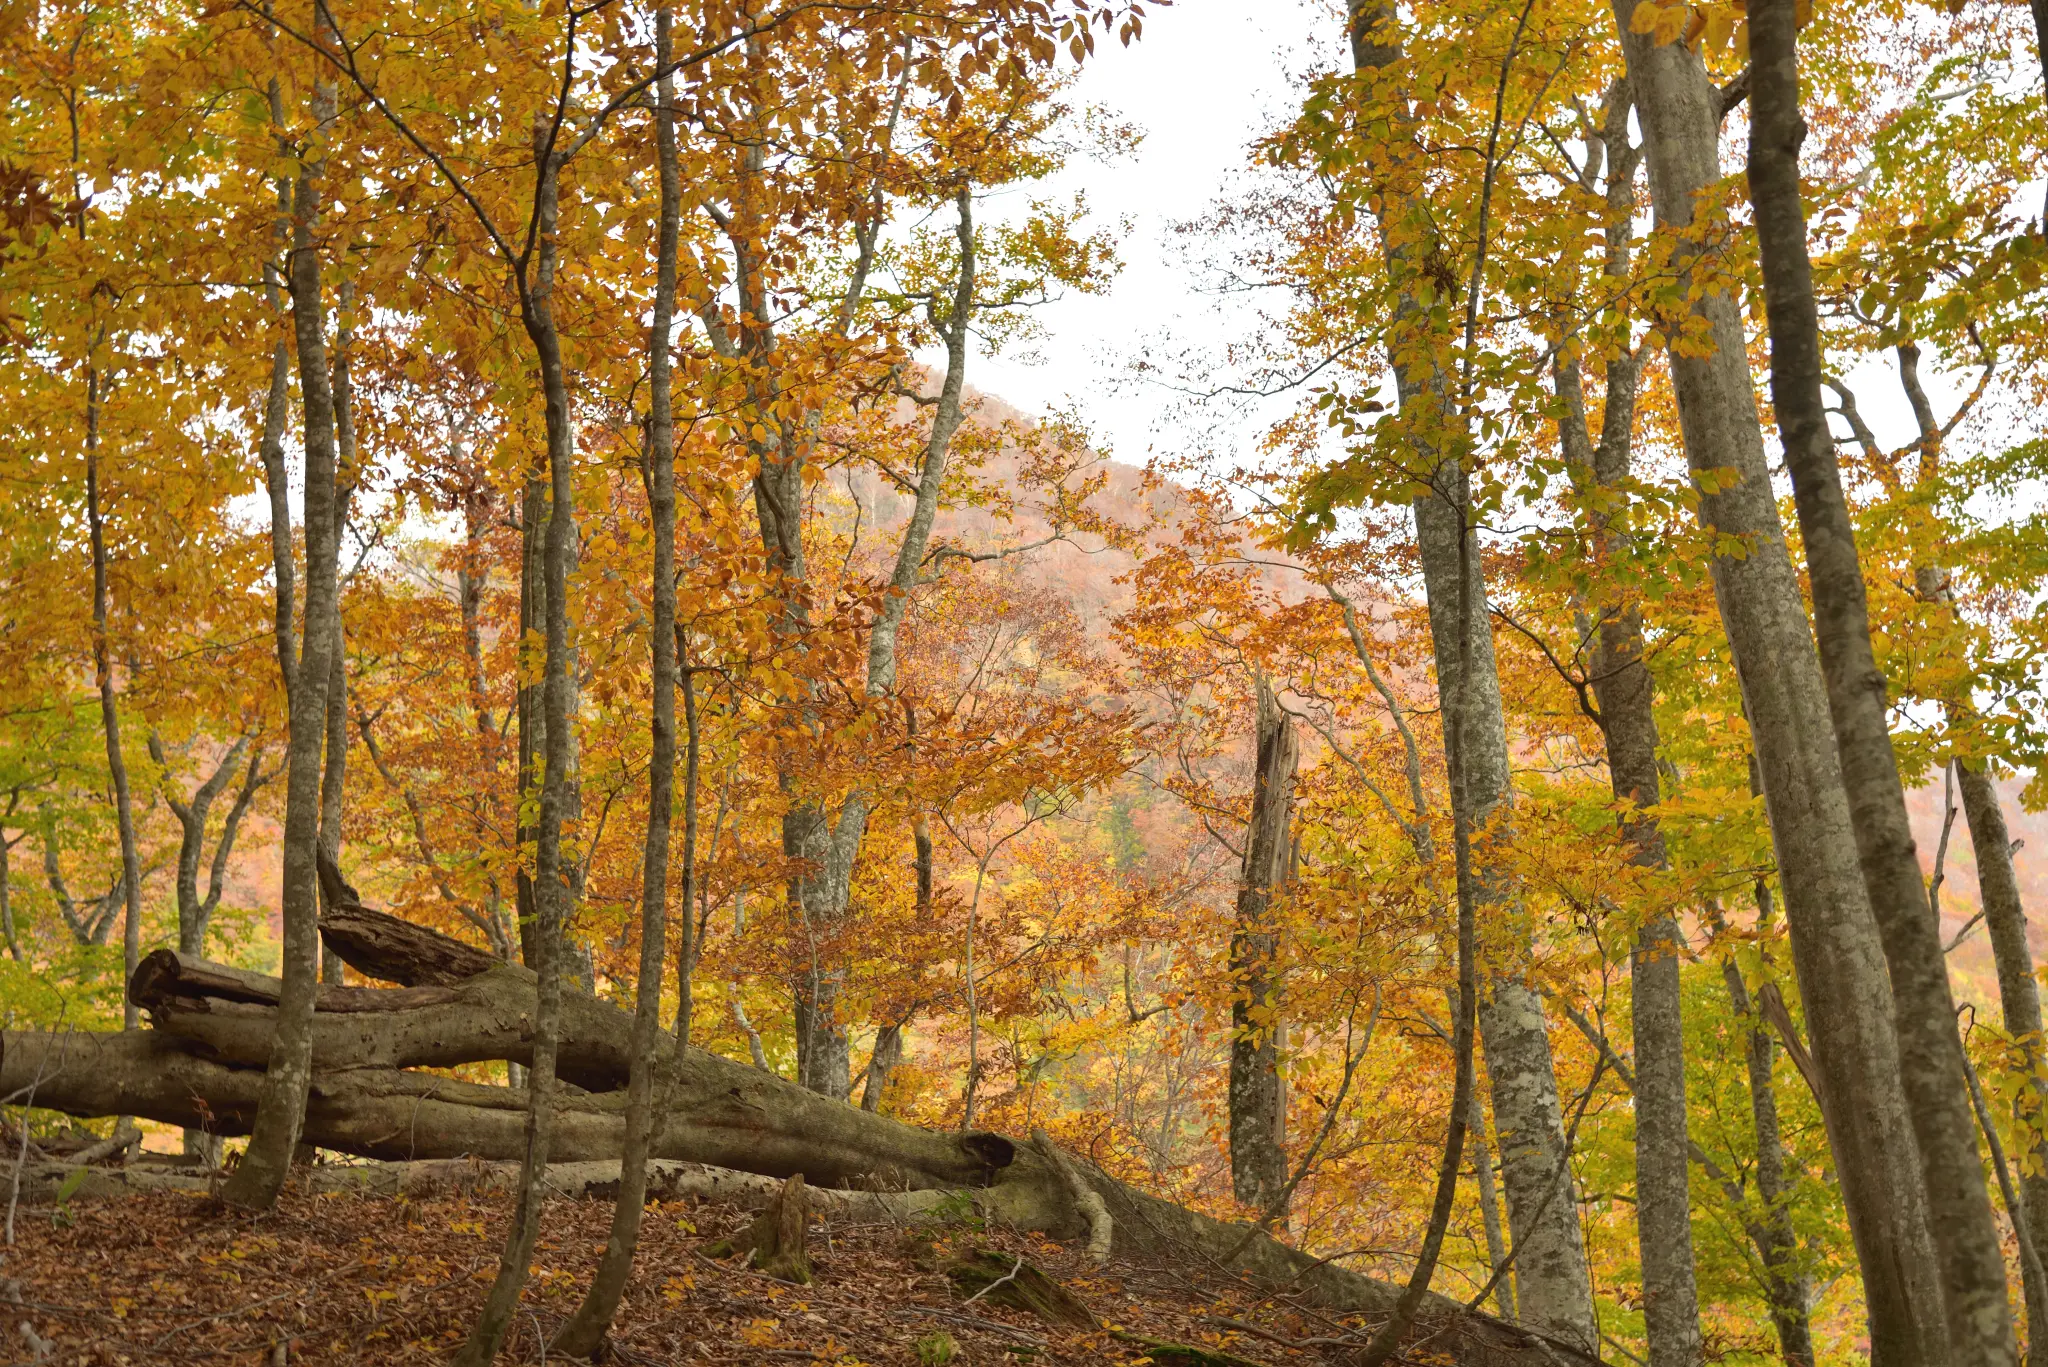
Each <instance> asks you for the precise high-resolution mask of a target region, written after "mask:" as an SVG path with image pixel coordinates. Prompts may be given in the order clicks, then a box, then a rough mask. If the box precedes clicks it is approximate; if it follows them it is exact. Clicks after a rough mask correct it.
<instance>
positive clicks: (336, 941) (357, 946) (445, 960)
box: [320, 899, 503, 987]
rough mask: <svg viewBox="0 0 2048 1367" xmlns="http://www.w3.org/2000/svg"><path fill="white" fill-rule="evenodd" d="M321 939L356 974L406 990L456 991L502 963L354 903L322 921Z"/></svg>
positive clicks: (425, 930)
mask: <svg viewBox="0 0 2048 1367" xmlns="http://www.w3.org/2000/svg"><path fill="white" fill-rule="evenodd" d="M320 938H321V939H323V940H325V941H326V942H327V947H328V948H329V949H332V950H333V951H334V952H335V953H336V954H339V955H340V956H341V960H342V962H343V963H345V964H347V965H348V966H349V967H350V968H353V969H355V970H356V971H357V972H358V973H361V974H364V975H365V976H367V977H371V978H375V979H377V980H378V981H379V982H387V983H400V984H403V985H404V986H406V987H430V986H443V987H448V986H453V985H454V984H456V983H459V982H461V981H463V980H464V979H466V978H474V977H475V976H476V975H477V974H479V973H482V972H484V971H486V970H487V969H490V968H492V967H493V966H495V965H497V964H499V963H501V962H503V961H502V960H500V959H496V958H493V957H492V956H491V955H489V954H487V953H485V952H484V951H483V950H481V949H476V948H473V947H472V946H469V945H466V944H463V943H462V942H461V941H460V940H454V939H450V938H449V937H448V936H446V935H443V934H441V933H439V932H438V931H433V930H429V929H427V928H426V927H425V926H416V925H414V924H413V923H412V922H410V921H401V920H400V919H398V918H397V917H396V916H390V915H386V914H385V913H384V912H381V911H372V910H371V909H370V908H368V907H366V906H362V905H360V904H359V903H356V902H354V901H353V900H352V899H350V900H346V901H343V902H341V903H340V904H339V905H337V906H335V907H334V909H333V910H331V911H329V912H328V913H327V915H326V916H324V917H322V918H321V920H320Z"/></svg>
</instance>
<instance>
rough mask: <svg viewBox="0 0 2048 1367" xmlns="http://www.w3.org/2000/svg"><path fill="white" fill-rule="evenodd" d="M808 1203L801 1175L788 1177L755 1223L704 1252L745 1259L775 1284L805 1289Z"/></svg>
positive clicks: (808, 1278) (807, 1280) (808, 1259)
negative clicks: (780, 1282) (789, 1284)
mask: <svg viewBox="0 0 2048 1367" xmlns="http://www.w3.org/2000/svg"><path fill="white" fill-rule="evenodd" d="M809 1232H810V1202H809V1201H808V1200H807V1199H806V1197H805V1195H804V1175H803V1174H802V1173H800V1172H798V1173H791V1174H790V1177H789V1180H788V1181H787V1182H784V1183H783V1184H782V1190H781V1191H779V1192H777V1193H776V1194H775V1199H774V1200H772V1201H770V1202H769V1203H768V1206H767V1208H766V1209H765V1210H763V1211H762V1212H761V1213H760V1214H759V1215H757V1216H755V1217H754V1222H753V1223H752V1224H750V1225H748V1226H747V1227H746V1228H745V1229H743V1230H741V1231H740V1232H739V1233H738V1234H735V1235H733V1236H732V1237H731V1238H730V1239H719V1240H717V1241H715V1242H713V1243H711V1244H709V1245H707V1246H706V1247H705V1249H704V1252H705V1253H706V1254H707V1255H708V1256H710V1257H713V1258H732V1257H738V1256H741V1255H744V1256H745V1257H746V1260H747V1265H748V1266H750V1267H752V1268H753V1269H754V1270H755V1271H757V1272H762V1273H766V1274H767V1275H768V1276H770V1277H773V1278H775V1279H776V1280H778V1281H785V1282H795V1283H796V1284H797V1285H798V1286H808V1285H810V1282H811V1253H810V1246H809V1244H808V1242H807V1239H808V1236H809Z"/></svg>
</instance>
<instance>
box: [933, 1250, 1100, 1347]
mask: <svg viewBox="0 0 2048 1367" xmlns="http://www.w3.org/2000/svg"><path fill="white" fill-rule="evenodd" d="M946 1276H947V1277H948V1278H949V1279H950V1280H951V1281H952V1283H953V1285H954V1286H956V1287H958V1288H959V1290H960V1294H961V1295H962V1296H963V1297H965V1298H966V1299H967V1300H969V1301H984V1300H985V1301H987V1302H988V1303H989V1304H991V1305H1006V1306H1008V1307H1009V1308H1010V1309H1012V1310H1022V1311H1024V1312H1025V1313H1027V1314H1032V1315H1036V1316H1038V1318H1040V1319H1042V1320H1044V1321H1045V1322H1046V1323H1047V1324H1053V1325H1059V1326H1061V1327H1063V1328H1067V1329H1100V1328H1101V1327H1102V1321H1101V1320H1099V1319H1097V1318H1096V1315H1095V1312H1094V1311H1093V1310H1090V1309H1089V1308H1088V1306H1087V1304H1086V1303H1085V1302H1084V1301H1082V1299H1081V1298H1080V1297H1079V1296H1076V1295H1075V1294H1074V1293H1073V1292H1071V1291H1069V1290H1067V1288H1066V1287H1064V1286H1061V1285H1060V1284H1059V1283H1058V1282H1056V1281H1054V1280H1053V1279H1052V1278H1051V1277H1048V1276H1046V1275H1045V1273H1044V1272H1043V1271H1042V1270H1041V1269H1039V1268H1037V1267H1034V1266H1032V1265H1031V1263H1030V1262H1028V1261H1027V1260H1025V1259H1023V1258H1020V1257H1018V1256H1017V1255H1015V1254H1013V1253H999V1252H995V1251H993V1250H991V1249H986V1248H978V1249H976V1250H975V1251H974V1254H973V1256H971V1257H967V1258H962V1259H961V1260H960V1261H958V1262H956V1263H954V1264H953V1265H952V1266H951V1267H949V1268H947V1269H946Z"/></svg>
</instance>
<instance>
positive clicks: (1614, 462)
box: [1556, 82, 1703, 1367]
mask: <svg viewBox="0 0 2048 1367" xmlns="http://www.w3.org/2000/svg"><path fill="white" fill-rule="evenodd" d="M1631 104H1632V101H1631V100H1630V99H1629V97H1628V87H1627V83H1626V82H1618V83H1617V84H1616V86H1615V87H1614V89H1613V90H1612V91H1611V92H1610V94H1609V97H1608V101H1607V109H1606V118H1605V121H1604V126H1603V128H1602V130H1601V143H1602V147H1603V149H1604V151H1605V154H1606V162H1607V175H1606V201H1607V227H1606V231H1607V253H1606V259H1605V261H1604V262H1603V263H1602V281H1603V284H1604V285H1605V286H1606V287H1607V288H1609V289H1611V290H1614V291H1616V293H1617V295H1619V294H1622V293H1625V291H1626V288H1627V281H1628V275H1629V257H1630V241H1629V221H1630V218H1631V216H1632V215H1633V213H1634V211H1635V203H1636V195H1635V175H1636V169H1637V165H1638V163H1639V161H1640V159H1641V152H1640V149H1638V148H1635V147H1632V146H1631V145H1630V144H1629V131H1628V117H1629V110H1630V108H1631ZM1641 364H1642V362H1641V360H1640V358H1639V357H1638V356H1635V355H1631V354H1628V353H1626V352H1624V353H1622V354H1620V355H1618V356H1614V357H1612V358H1610V359H1609V360H1608V361H1607V364H1606V403H1605V405H1604V408H1603V411H1602V416H1601V430H1600V439H1599V441H1598V442H1597V443H1596V442H1595V441H1593V439H1592V434H1591V431H1590V429H1589V425H1588V422H1587V419H1586V409H1585V391H1584V385H1583V383H1582V380H1581V377H1580V366H1579V361H1578V358H1577V357H1576V356H1575V355H1572V354H1569V353H1567V354H1566V355H1564V356H1562V357H1560V359H1559V361H1558V363H1557V366H1556V376H1557V383H1558V390H1559V397H1560V398H1561V399H1562V400H1563V401H1564V416H1563V418H1562V420H1561V422H1560V424H1559V429H1560V434H1561V436H1562V438H1563V440H1562V442H1561V445H1562V446H1563V448H1564V453H1565V459H1566V460H1567V461H1568V462H1569V463H1570V465H1571V467H1572V469H1573V472H1574V473H1573V481H1574V483H1576V484H1578V485H1579V486H1580V487H1581V489H1582V490H1583V491H1586V492H1590V493H1591V494H1592V499H1591V501H1590V503H1589V510H1588V513H1587V522H1588V524H1589V530H1590V533H1591V537H1590V539H1591V541H1592V544H1593V549H1594V553H1595V555H1596V556H1597V557H1598V559H1599V561H1600V562H1601V563H1602V564H1605V563H1607V562H1609V561H1611V560H1612V559H1613V558H1615V557H1616V556H1618V555H1626V554H1627V552H1628V550H1629V547H1630V546H1631V545H1632V543H1633V541H1634V535H1633V533H1632V531H1631V529H1630V525H1629V524H1630V517H1629V512H1628V502H1629V494H1628V486H1629V481H1630V468H1629V467H1630V465H1631V463H1632V456H1633V452H1634V441H1635V430H1634V429H1635V408H1636V388H1637V380H1638V375H1639V371H1640V367H1641ZM1593 608H1594V613H1595V630H1596V633H1597V634H1596V636H1595V639H1594V647H1593V651H1592V657H1591V660H1590V662H1589V663H1588V665H1587V672H1588V673H1589V674H1590V676H1591V679H1592V688H1593V694H1594V696H1595V697H1596V698H1597V699H1598V701H1599V707H1600V730H1601V736H1602V739H1603V741H1604V743H1605V748H1606V751H1607V774H1608V782H1609V786H1610V787H1611V789H1612V791H1613V793H1614V795H1615V797H1616V798H1618V799H1620V800H1621V801H1623V802H1626V803H1628V804H1630V806H1631V809H1632V810H1631V813H1630V815H1628V816H1626V817H1624V818H1623V820H1622V835H1623V837H1624V838H1625V839H1626V840H1627V841H1628V843H1629V845H1630V847H1631V849H1632V851H1633V853H1632V854H1631V856H1630V862H1631V863H1633V864H1635V865H1637V866H1638V867H1641V868H1645V869H1665V868H1668V867H1669V860H1668V858H1667V857H1666V854H1665V847H1664V833H1663V830H1662V828H1661V827H1660V826H1659V824H1658V820H1657V817H1656V815H1655V809H1656V807H1657V804H1658V803H1659V802H1660V801H1662V791H1661V787H1662V785H1661V780H1660V777H1659V774H1658V770H1657V748H1658V745H1659V744H1660V740H1659V737H1658V734H1657V718H1656V710H1655V692H1654V688H1655V685H1654V681H1653V680H1652V678H1651V676H1650V671H1649V668H1648V667H1647V666H1646V665H1645V664H1644V663H1643V619H1642V612H1641V609H1640V608H1639V607H1638V606H1637V604H1636V603H1635V601H1634V600H1633V599H1631V598H1630V597H1628V596H1627V593H1626V591H1625V590H1624V591H1622V592H1619V593H1616V592H1612V591H1606V590H1603V591H1602V592H1601V593H1599V594H1598V595H1596V598H1595V601H1594V604H1593ZM1684 948H1685V942H1684V939H1683V937H1682V936H1681V934H1680V932H1679V927H1678V920H1677V917H1676V916H1675V915H1674V914H1673V912H1672V910H1671V909H1670V908H1668V907H1664V908H1656V909H1653V910H1650V911H1647V912H1646V913H1645V915H1644V919H1643V921H1642V924H1641V926H1640V927H1639V928H1638V929H1637V931H1636V936H1635V945H1634V948H1633V950H1632V951H1631V953H1630V955H1629V984H1630V1003H1631V1011H1630V1016H1631V1021H1632V1026H1633V1031H1634V1041H1633V1047H1634V1054H1635V1083H1634V1091H1635V1122H1636V1123H1635V1130H1636V1133H1635V1149H1636V1237H1637V1243H1638V1246H1639V1249H1640V1253H1641V1259H1642V1269H1643V1273H1642V1275H1643V1321H1644V1328H1645V1331H1646V1336H1647V1338H1648V1340H1649V1349H1650V1367H1695V1364H1697V1363H1698V1362H1699V1361H1700V1358H1701V1354H1702V1351H1703V1348H1702V1344H1701V1339H1700V1321H1699V1289H1698V1282H1697V1279H1696V1277H1695V1274H1694V1268H1693V1250H1692V1194H1691V1173H1690V1170H1689V1168H1690V1156H1689V1152H1688V1149H1689V1145H1688V1140H1687V1133H1686V1099H1685V1031H1684V1026H1683V1022H1682V1019H1681V1011H1680V992H1679V960H1680V957H1681V955H1682V954H1683V953H1684Z"/></svg>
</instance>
